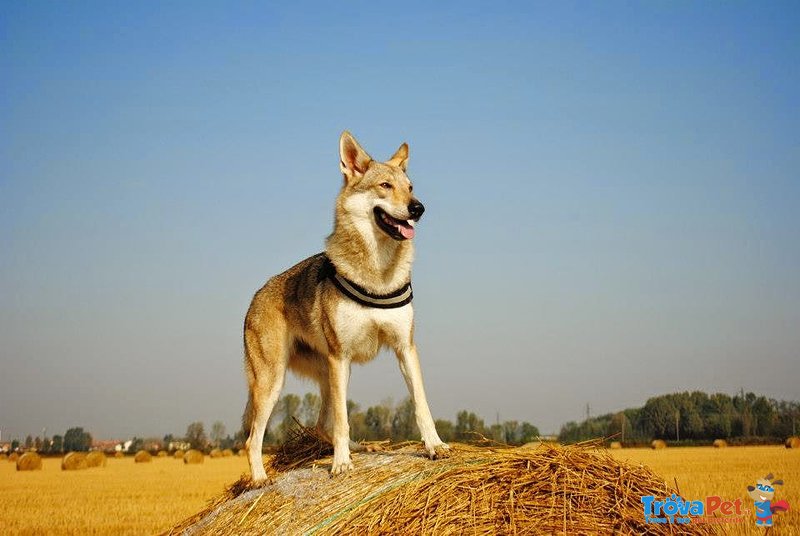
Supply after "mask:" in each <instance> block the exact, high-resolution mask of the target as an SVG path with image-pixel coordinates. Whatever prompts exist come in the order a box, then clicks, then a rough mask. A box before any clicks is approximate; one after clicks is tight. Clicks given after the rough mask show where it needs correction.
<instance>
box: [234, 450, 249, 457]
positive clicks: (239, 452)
mask: <svg viewBox="0 0 800 536" xmlns="http://www.w3.org/2000/svg"><path fill="white" fill-rule="evenodd" d="M236 455H237V456H247V451H246V450H244V449H239V451H238V452H237V453H236Z"/></svg>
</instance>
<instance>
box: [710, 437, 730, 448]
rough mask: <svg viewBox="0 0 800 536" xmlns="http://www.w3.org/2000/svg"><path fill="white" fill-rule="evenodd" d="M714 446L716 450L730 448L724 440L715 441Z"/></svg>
mask: <svg viewBox="0 0 800 536" xmlns="http://www.w3.org/2000/svg"><path fill="white" fill-rule="evenodd" d="M713 445H714V448H715V449H724V448H725V447H727V446H728V442H727V441H725V440H724V439H715V440H714V443H713Z"/></svg>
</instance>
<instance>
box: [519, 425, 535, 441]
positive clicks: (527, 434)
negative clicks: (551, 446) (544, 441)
mask: <svg viewBox="0 0 800 536" xmlns="http://www.w3.org/2000/svg"><path fill="white" fill-rule="evenodd" d="M538 438H539V429H538V428H536V427H535V426H534V425H532V424H531V423H529V422H523V423H522V424H520V425H519V443H520V445H524V444H525V443H530V442H531V441H534V440H536V439H538Z"/></svg>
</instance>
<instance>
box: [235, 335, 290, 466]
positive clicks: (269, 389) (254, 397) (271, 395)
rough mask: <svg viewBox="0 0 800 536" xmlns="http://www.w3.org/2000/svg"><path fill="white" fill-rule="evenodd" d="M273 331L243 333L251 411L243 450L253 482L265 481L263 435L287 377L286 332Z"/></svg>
mask: <svg viewBox="0 0 800 536" xmlns="http://www.w3.org/2000/svg"><path fill="white" fill-rule="evenodd" d="M276 327H277V326H275V325H272V326H270V332H269V333H267V334H264V333H261V334H259V333H256V332H255V331H254V330H251V329H245V336H244V341H245V354H246V356H245V360H246V369H247V381H248V383H249V387H250V395H249V399H248V405H249V406H250V409H251V419H250V437H248V439H247V446H246V448H247V458H248V461H249V462H250V474H251V475H252V478H253V481H255V482H258V481H262V480H266V478H267V473H266V471H264V462H263V460H262V457H261V449H262V446H263V442H264V432H266V430H267V423H268V422H269V416H270V414H272V410H273V409H274V408H275V403H276V402H277V401H278V397H279V396H280V394H281V389H282V388H283V382H284V379H285V377H286V363H287V361H288V348H287V347H288V341H287V340H286V331H285V329H275V328H276ZM281 327H282V326H281Z"/></svg>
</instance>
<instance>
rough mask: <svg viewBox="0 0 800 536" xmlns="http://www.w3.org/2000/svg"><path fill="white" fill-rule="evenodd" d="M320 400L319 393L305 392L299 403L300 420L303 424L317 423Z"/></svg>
mask: <svg viewBox="0 0 800 536" xmlns="http://www.w3.org/2000/svg"><path fill="white" fill-rule="evenodd" d="M321 404H322V401H321V399H320V397H319V395H316V394H314V393H306V394H305V395H304V396H303V401H302V402H301V403H300V421H301V422H302V423H303V425H304V426H314V425H315V424H316V423H317V416H318V415H319V408H320V405H321Z"/></svg>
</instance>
